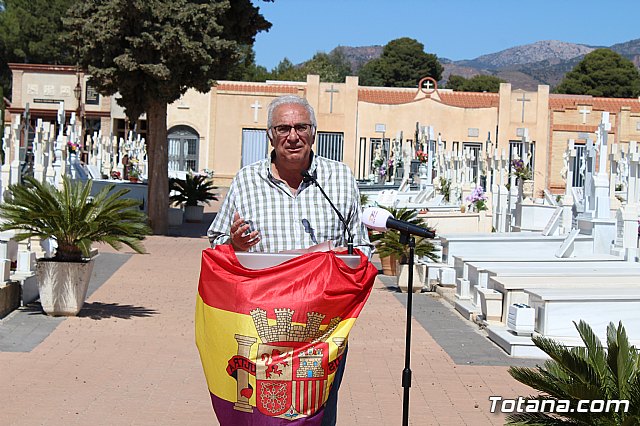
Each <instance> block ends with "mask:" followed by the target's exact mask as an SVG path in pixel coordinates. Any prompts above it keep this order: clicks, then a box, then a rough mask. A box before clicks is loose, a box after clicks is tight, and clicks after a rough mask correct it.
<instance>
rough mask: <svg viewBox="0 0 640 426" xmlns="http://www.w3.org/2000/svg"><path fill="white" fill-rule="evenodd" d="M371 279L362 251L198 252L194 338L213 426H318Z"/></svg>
mask: <svg viewBox="0 0 640 426" xmlns="http://www.w3.org/2000/svg"><path fill="white" fill-rule="evenodd" d="M376 274H377V269H376V268H375V267H374V266H373V265H372V264H371V263H370V262H369V261H368V259H367V257H366V256H364V255H363V254H361V253H359V252H358V254H356V255H348V254H346V253H345V254H337V253H335V252H325V251H321V252H311V253H304V254H298V253H245V252H238V253H236V252H234V251H233V248H232V247H231V246H229V245H219V246H216V247H215V248H214V249H206V250H204V251H203V253H202V264H201V271H200V282H199V285H198V297H197V299H196V312H195V314H196V315H195V335H196V344H197V346H198V351H199V353H200V358H201V361H202V366H203V370H204V373H205V378H206V379H207V386H208V388H209V393H210V396H211V403H212V406H213V410H214V411H215V415H216V417H217V418H218V422H219V423H220V424H221V425H225V426H226V425H233V426H245V425H247V426H248V425H252V424H275V422H279V421H285V422H286V421H288V420H291V419H296V420H298V419H300V420H301V419H306V420H304V422H306V423H305V424H319V423H320V422H319V420H321V418H322V416H323V415H324V407H325V403H326V401H327V400H328V399H329V394H330V391H331V390H332V389H333V386H334V384H335V385H336V389H337V386H339V382H336V381H335V380H336V375H337V373H338V371H339V368H340V367H341V366H344V364H343V359H344V354H345V350H346V344H347V339H348V336H349V331H350V330H351V328H352V327H353V325H354V322H355V320H356V319H357V317H358V315H359V314H360V312H361V310H362V308H363V307H364V304H365V302H366V300H367V298H368V296H369V294H370V292H371V289H372V287H373V282H374V280H375V276H376Z"/></svg>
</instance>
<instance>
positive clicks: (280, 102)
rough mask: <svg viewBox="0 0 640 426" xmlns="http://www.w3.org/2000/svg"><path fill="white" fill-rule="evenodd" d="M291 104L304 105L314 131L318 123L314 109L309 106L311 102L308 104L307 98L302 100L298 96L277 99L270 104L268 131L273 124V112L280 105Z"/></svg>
mask: <svg viewBox="0 0 640 426" xmlns="http://www.w3.org/2000/svg"><path fill="white" fill-rule="evenodd" d="M291 104H296V105H302V106H303V107H304V108H305V109H306V110H307V112H308V113H309V119H310V120H311V124H313V127H314V129H315V128H317V127H318V123H317V122H316V114H315V113H314V112H313V107H312V106H311V105H309V102H307V100H306V99H305V98H301V97H300V96H296V95H284V96H279V97H277V98H275V99H274V100H272V101H271V103H270V104H269V108H268V109H267V129H271V125H272V124H273V120H272V119H273V111H274V110H275V109H276V108H277V107H279V106H280V105H291Z"/></svg>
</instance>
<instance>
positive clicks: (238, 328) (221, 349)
mask: <svg viewBox="0 0 640 426" xmlns="http://www.w3.org/2000/svg"><path fill="white" fill-rule="evenodd" d="M256 308H258V306H256ZM355 320H356V319H355V318H348V319H346V320H344V321H341V322H340V323H339V324H338V326H337V327H336V328H335V329H334V331H333V333H331V335H330V336H329V338H327V340H326V342H327V343H328V344H329V362H332V361H334V360H335V359H336V357H337V356H338V345H337V344H336V341H334V339H338V342H340V339H342V340H344V339H346V337H347V336H348V334H349V331H350V330H351V327H353V325H354V323H355ZM269 324H270V325H271V324H275V320H274V319H269ZM294 324H295V323H294ZM320 328H321V329H324V328H326V325H325V326H321V327H320ZM195 331H196V335H195V337H196V345H197V346H198V351H199V352H200V359H201V361H202V366H203V369H204V373H205V377H206V379H207V386H208V387H209V391H210V392H211V393H212V394H214V395H216V396H218V397H219V398H222V399H224V400H227V401H231V402H235V401H237V395H238V385H237V382H236V380H235V379H234V378H233V377H232V376H230V375H229V374H228V373H227V365H228V362H229V360H231V359H232V358H233V357H234V356H237V355H241V354H240V353H239V344H238V339H237V338H236V335H237V336H239V339H241V340H249V341H253V340H254V339H255V344H251V349H250V350H249V353H248V355H249V358H250V359H251V361H252V362H255V361H256V358H257V353H258V344H260V343H264V342H262V341H261V340H260V338H259V336H258V333H257V331H256V326H255V324H254V322H253V318H252V317H251V316H250V315H247V314H239V313H235V312H229V311H225V310H221V309H217V308H213V307H211V306H209V305H207V304H206V303H204V302H203V300H202V298H201V297H200V295H198V296H197V300H196V316H195ZM334 376H335V373H333V372H332V373H330V375H329V378H328V384H329V385H330V384H331V383H332V382H333V378H334ZM249 383H250V385H251V386H252V387H253V389H254V390H255V389H256V379H255V376H252V375H250V377H249ZM255 395H256V393H255V391H254V392H253V395H252V397H251V399H250V404H251V405H253V406H254V407H255V405H256V403H255Z"/></svg>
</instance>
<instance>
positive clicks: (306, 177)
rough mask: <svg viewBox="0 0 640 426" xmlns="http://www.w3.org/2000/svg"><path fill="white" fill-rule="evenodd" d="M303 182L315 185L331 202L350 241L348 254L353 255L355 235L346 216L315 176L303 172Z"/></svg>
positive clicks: (306, 171)
mask: <svg viewBox="0 0 640 426" xmlns="http://www.w3.org/2000/svg"><path fill="white" fill-rule="evenodd" d="M301 174H302V180H303V181H304V182H306V183H309V182H311V183H313V184H314V185H315V186H316V187H317V188H318V189H319V190H320V192H321V193H322V196H323V197H324V198H325V200H327V201H328V202H329V205H330V206H331V208H332V209H333V211H334V212H336V214H337V215H338V219H340V222H342V225H343V226H344V230H345V231H346V233H347V236H348V239H347V253H348V254H353V235H352V234H351V230H350V229H349V226H348V224H347V221H346V220H345V219H344V216H342V213H340V211H339V210H338V209H337V208H336V206H335V205H334V204H333V202H332V201H331V199H330V198H329V196H328V195H327V194H326V193H325V192H324V189H322V186H320V184H319V183H318V180H317V179H316V178H315V176H312V175H311V173H309V171H308V170H303V171H302V173H301Z"/></svg>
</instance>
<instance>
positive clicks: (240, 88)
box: [215, 81, 304, 94]
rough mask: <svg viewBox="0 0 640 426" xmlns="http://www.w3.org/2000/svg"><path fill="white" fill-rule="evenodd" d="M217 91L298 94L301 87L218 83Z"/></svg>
mask: <svg viewBox="0 0 640 426" xmlns="http://www.w3.org/2000/svg"><path fill="white" fill-rule="evenodd" d="M215 86H216V87H217V88H218V90H219V91H220V90H225V91H229V92H253V93H256V92H258V93H273V94H282V93H293V94H296V93H298V89H300V88H303V87H304V86H303V85H300V86H297V85H289V84H266V83H236V82H227V81H220V82H218V83H217V84H216V85H215Z"/></svg>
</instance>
